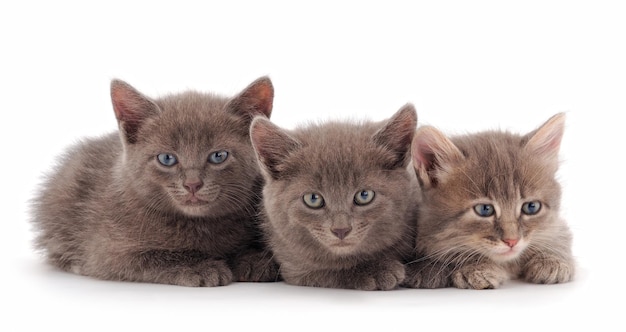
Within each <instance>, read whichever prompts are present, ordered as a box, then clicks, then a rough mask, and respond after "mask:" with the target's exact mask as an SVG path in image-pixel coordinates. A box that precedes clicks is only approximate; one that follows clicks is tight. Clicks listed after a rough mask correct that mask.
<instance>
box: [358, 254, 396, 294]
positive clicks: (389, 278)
mask: <svg viewBox="0 0 626 332" xmlns="http://www.w3.org/2000/svg"><path fill="white" fill-rule="evenodd" d="M404 276H405V269H404V265H403V264H402V263H400V262H398V261H389V262H385V263H381V264H379V265H375V266H372V267H368V268H366V269H364V271H363V273H360V276H357V277H356V278H354V279H353V280H355V281H356V282H355V287H354V288H355V289H359V290H391V289H394V288H397V287H398V286H399V285H400V283H401V282H402V281H403V280H404Z"/></svg>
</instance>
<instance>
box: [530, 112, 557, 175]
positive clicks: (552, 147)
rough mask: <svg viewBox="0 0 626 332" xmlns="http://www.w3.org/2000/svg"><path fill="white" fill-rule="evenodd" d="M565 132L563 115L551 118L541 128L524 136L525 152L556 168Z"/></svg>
mask: <svg viewBox="0 0 626 332" xmlns="http://www.w3.org/2000/svg"><path fill="white" fill-rule="evenodd" d="M564 130H565V113H558V114H556V115H554V116H552V117H551V118H550V119H548V121H546V122H545V123H544V124H543V125H541V127H539V128H537V129H536V130H534V131H532V132H530V133H529V134H527V135H526V136H525V139H526V140H528V141H527V142H526V145H525V149H526V151H528V152H530V153H531V154H533V155H535V156H540V157H541V158H542V159H543V160H545V161H547V162H548V163H550V164H552V165H554V166H558V159H559V158H558V157H559V149H560V147H561V139H562V138H563V132H564Z"/></svg>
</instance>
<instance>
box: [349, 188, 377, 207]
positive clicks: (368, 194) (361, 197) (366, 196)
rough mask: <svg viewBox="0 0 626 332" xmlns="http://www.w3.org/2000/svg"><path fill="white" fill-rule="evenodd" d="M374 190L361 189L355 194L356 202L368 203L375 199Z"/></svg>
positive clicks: (360, 203) (358, 203)
mask: <svg viewBox="0 0 626 332" xmlns="http://www.w3.org/2000/svg"><path fill="white" fill-rule="evenodd" d="M374 195H375V194H374V191H373V190H361V191H359V192H358V193H356V194H355V195H354V203H355V204H356V205H367V204H369V203H371V202H372V200H373V199H374Z"/></svg>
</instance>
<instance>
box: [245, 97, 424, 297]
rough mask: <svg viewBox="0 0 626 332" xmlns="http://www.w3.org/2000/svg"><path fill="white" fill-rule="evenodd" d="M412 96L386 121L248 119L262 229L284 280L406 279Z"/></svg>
mask: <svg viewBox="0 0 626 332" xmlns="http://www.w3.org/2000/svg"><path fill="white" fill-rule="evenodd" d="M416 123H417V115H416V112H415V109H414V108H413V107H412V106H411V105H407V106H406V107H404V108H403V109H401V110H400V111H398V112H397V113H396V114H395V115H394V116H393V117H392V118H391V119H389V120H388V121H384V122H382V123H374V122H363V123H347V122H327V123H322V124H312V125H309V126H306V127H301V128H298V129H296V130H291V131H288V130H284V129H281V128H279V127H277V126H275V125H273V124H272V123H271V122H269V121H267V120H266V119H262V118H259V119H255V120H254V122H253V124H252V126H251V137H252V142H253V146H254V148H255V151H256V153H257V156H258V159H259V163H260V164H261V168H262V170H263V174H264V175H265V179H266V185H265V187H264V190H263V196H264V204H263V207H264V210H263V216H264V219H263V221H262V224H261V225H262V228H263V229H264V231H265V234H266V235H267V241H268V243H269V246H270V248H271V249H272V251H273V253H274V255H275V258H276V260H277V262H278V263H279V265H280V273H281V276H282V278H283V280H285V282H287V283H289V284H293V285H301V286H314V287H331V288H350V289H364V290H375V289H382V290H388V289H393V288H395V287H397V286H398V284H399V283H400V282H401V281H402V280H403V278H404V266H403V261H402V259H403V258H404V256H405V255H407V254H408V253H409V252H410V250H411V247H412V242H413V238H412V233H413V230H412V227H413V225H414V223H415V221H414V218H415V215H416V211H415V197H417V194H415V193H414V191H415V190H416V189H417V185H416V184H417V182H416V181H417V180H416V177H415V176H414V172H413V171H412V169H409V168H408V164H409V162H410V143H411V139H412V137H413V133H414V131H415V127H416Z"/></svg>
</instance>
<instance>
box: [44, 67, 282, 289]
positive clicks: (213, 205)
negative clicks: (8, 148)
mask: <svg viewBox="0 0 626 332" xmlns="http://www.w3.org/2000/svg"><path fill="white" fill-rule="evenodd" d="M273 96H274V90H273V86H272V83H271V81H270V79H269V78H267V77H262V78H259V79H258V80H256V81H255V82H253V83H252V84H250V85H249V86H248V87H246V88H245V89H244V90H243V91H242V92H241V93H240V94H239V95H237V96H235V97H233V98H224V97H220V96H216V95H213V94H204V93H199V92H194V91H187V92H184V93H180V94H173V95H168V96H164V97H162V98H159V99H151V98H148V97H146V96H144V95H142V94H141V93H140V92H138V91H137V90H135V89H134V88H133V87H131V86H130V85H128V84H127V83H125V82H123V81H120V80H113V81H112V83H111V98H112V103H113V110H114V112H115V116H116V118H117V120H118V124H119V133H114V134H110V135H107V136H104V137H101V138H94V139H86V140H84V141H82V142H81V143H79V144H77V145H75V146H73V147H72V148H71V149H69V150H68V151H67V152H66V154H65V155H64V156H63V158H61V159H60V160H59V164H58V165H57V167H56V169H55V170H54V172H52V173H51V174H50V175H49V176H48V177H47V179H46V181H45V182H44V183H43V185H42V188H41V192H40V193H39V195H38V196H37V197H36V199H35V200H34V202H33V219H32V223H33V225H34V228H35V231H36V232H37V237H36V246H37V248H38V249H40V250H41V251H43V252H44V254H45V256H46V258H47V260H48V261H49V262H50V263H52V264H53V265H55V266H57V267H59V268H61V269H63V270H65V271H71V272H74V273H77V274H81V275H86V276H92V277H96V278H100V279H109V280H126V281H139V282H153V283H164V284H174V285H183V286H218V285H226V284H228V283H230V282H231V281H232V280H233V279H235V280H242V281H243V280H250V281H271V280H274V279H275V278H276V275H277V268H276V266H275V265H274V264H273V263H272V262H271V260H270V257H269V256H266V255H265V253H264V251H263V248H262V247H261V246H260V241H259V239H260V230H259V229H258V220H257V206H258V204H259V203H260V195H261V192H260V191H261V187H262V181H263V179H262V177H261V174H260V170H259V168H258V165H257V162H256V157H255V154H254V151H253V149H252V145H251V142H250V137H249V126H250V123H251V121H252V119H253V118H254V117H255V116H263V117H269V116H270V114H271V111H272V103H273Z"/></svg>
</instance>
